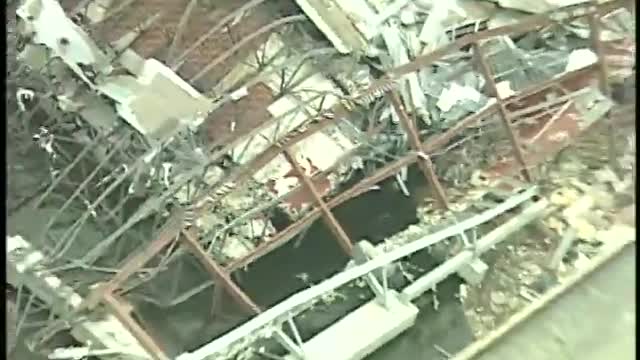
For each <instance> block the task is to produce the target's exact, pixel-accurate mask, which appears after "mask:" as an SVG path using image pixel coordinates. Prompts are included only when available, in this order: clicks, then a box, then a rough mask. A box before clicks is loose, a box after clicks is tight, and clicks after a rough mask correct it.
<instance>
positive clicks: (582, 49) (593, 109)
mask: <svg viewBox="0 0 640 360" xmlns="http://www.w3.org/2000/svg"><path fill="white" fill-rule="evenodd" d="M295 3H296V4H297V5H298V7H295V6H292V5H291V4H293V3H289V2H287V1H284V0H277V1H275V0H274V1H265V0H251V1H219V2H203V1H196V0H182V1H175V2H162V1H160V2H158V1H154V0H137V1H128V0H122V1H104V0H89V1H77V2H76V1H56V0H23V1H21V2H20V4H19V5H17V8H16V9H15V12H16V14H17V18H18V22H17V24H13V23H11V24H9V25H10V38H9V40H10V43H13V44H15V50H16V51H17V54H16V56H15V59H16V61H15V62H11V64H9V65H10V72H9V77H10V79H9V89H10V90H11V91H12V92H15V94H16V96H15V99H9V100H8V108H9V109H12V110H11V111H13V113H12V114H9V115H8V123H9V125H8V128H9V129H10V130H9V131H10V132H11V133H12V136H11V138H12V140H11V143H12V144H15V146H13V145H12V149H11V150H10V153H11V156H10V159H11V161H10V164H9V167H10V169H11V171H12V172H13V174H18V173H20V170H21V169H22V170H24V171H29V176H30V177H32V178H31V179H29V180H25V181H20V180H13V179H11V181H10V185H11V186H12V189H14V188H15V189H16V191H15V198H12V199H10V204H11V209H10V214H9V218H10V219H9V221H8V223H9V233H10V235H20V236H23V237H24V239H25V241H26V244H27V245H28V246H27V248H28V249H29V251H37V253H38V254H40V255H39V257H40V258H42V259H43V260H42V261H43V263H42V264H40V265H39V266H42V267H43V268H46V269H48V270H47V271H48V272H49V273H55V274H56V277H55V279H57V280H56V281H58V282H61V283H64V284H67V285H69V286H70V287H71V288H72V290H73V291H74V294H75V293H77V294H79V295H77V296H78V297H80V296H82V297H87V298H88V299H90V300H88V303H90V304H91V306H89V305H87V306H88V308H93V307H95V306H97V304H98V303H102V304H103V305H105V306H107V307H109V308H110V311H112V312H113V313H115V314H116V315H117V317H118V319H119V321H121V322H123V323H126V324H127V325H126V326H125V327H127V328H130V329H135V330H132V334H133V336H134V337H136V339H137V340H138V341H139V342H140V344H141V346H142V347H143V348H144V351H146V352H149V353H153V354H154V356H155V357H156V358H170V357H174V356H177V355H178V354H180V353H181V352H183V351H186V350H187V349H186V347H188V345H186V344H184V343H179V342H180V341H178V340H175V339H169V340H167V341H168V342H169V343H168V344H166V345H165V346H166V349H163V350H160V346H158V344H157V343H156V341H155V340H154V339H152V337H150V336H149V335H148V334H147V333H146V332H145V330H144V329H139V327H140V326H139V325H136V324H138V323H137V322H136V321H135V320H133V317H132V315H131V313H132V312H130V311H125V310H122V309H123V308H131V309H134V310H133V313H135V314H139V313H140V312H143V311H142V310H141V309H143V310H144V309H148V308H149V307H150V306H151V304H156V305H157V304H158V303H162V304H164V305H163V306H165V309H172V310H175V311H177V310H176V309H177V308H178V307H177V305H178V304H182V305H184V306H185V307H189V306H195V305H193V304H198V303H197V302H196V300H194V299H195V298H197V297H198V296H200V297H203V296H202V295H203V294H205V295H206V293H205V292H204V291H205V290H207V289H208V291H210V290H211V287H212V284H213V283H215V285H213V288H215V291H216V293H217V294H218V295H216V296H215V298H216V299H218V298H219V297H220V296H221V295H220V294H228V295H231V297H232V298H233V299H234V300H235V301H236V302H239V303H241V305H243V306H244V308H246V309H249V310H250V314H251V316H253V315H255V314H256V312H259V310H260V307H259V306H258V305H256V304H254V303H253V302H252V300H251V299H250V298H248V297H247V295H246V294H245V293H244V292H243V290H242V289H240V288H239V287H238V286H237V285H236V282H237V281H238V279H236V278H235V277H236V276H235V275H238V274H240V273H241V271H242V269H246V268H247V267H248V266H249V265H251V264H252V263H253V262H255V261H257V260H258V259H259V258H261V257H263V256H264V255H266V254H268V253H270V252H272V251H273V250H275V249H276V248H279V247H282V246H284V245H285V244H286V243H287V242H288V241H290V240H291V239H293V238H295V237H296V236H299V234H300V233H301V232H303V230H304V229H305V228H308V226H310V225H311V224H312V223H313V222H314V221H315V220H317V219H320V218H322V219H323V220H324V221H325V223H326V224H327V226H328V228H330V229H331V231H332V233H333V234H334V235H335V236H336V238H337V241H338V242H339V244H340V245H341V248H342V249H343V250H344V251H345V252H346V253H347V255H349V256H350V255H351V253H350V252H351V246H352V242H353V240H352V239H350V238H349V234H347V233H346V232H345V231H344V230H343V229H342V226H341V225H340V224H339V223H338V222H337V220H336V219H335V216H333V214H332V209H334V208H335V207H336V206H338V205H340V204H342V203H344V202H346V201H348V200H350V199H353V198H355V197H357V196H359V195H361V194H363V193H366V192H369V191H375V189H377V187H376V186H377V184H379V183H381V182H383V181H385V180H386V179H393V180H392V181H395V182H396V184H397V189H398V192H399V194H398V196H415V194H413V190H414V189H413V188H412V186H411V185H410V184H409V175H408V174H409V172H410V169H413V165H417V168H418V170H419V172H420V176H422V177H423V178H424V179H421V180H424V181H423V183H427V184H428V186H423V187H424V188H426V189H427V191H425V192H427V193H428V194H429V195H428V196H427V197H426V198H427V199H426V201H425V203H424V204H421V206H420V207H419V209H418V215H419V216H418V218H419V223H418V224H415V225H412V226H410V227H409V228H408V229H407V230H406V231H404V232H402V233H400V234H398V235H397V236H395V237H392V238H391V239H389V240H388V241H387V242H385V244H384V245H383V246H382V247H383V248H384V247H385V246H388V247H389V248H387V249H383V250H385V251H389V250H390V249H392V248H393V247H394V246H396V247H397V246H401V245H402V244H406V243H409V242H411V241H412V240H414V239H416V238H418V237H420V236H422V235H424V234H425V233H427V232H430V231H433V230H434V229H435V228H434V226H436V225H437V226H442V224H450V223H451V222H456V221H461V219H460V217H462V218H464V217H465V215H464V214H465V213H466V214H468V213H472V212H474V211H478V209H483V208H487V207H491V206H493V205H495V203H496V201H497V202H499V200H495V198H496V197H497V199H500V198H501V197H502V198H504V193H500V191H499V190H500V189H502V187H506V188H508V189H509V191H513V189H514V188H518V187H520V186H521V184H522V183H523V182H534V181H540V179H543V178H544V176H543V175H544V171H545V170H546V168H545V162H546V161H547V160H549V159H550V158H551V157H553V156H554V155H556V154H557V153H559V152H562V151H563V149H565V148H567V147H568V146H569V145H571V144H572V143H574V142H575V139H576V138H577V136H578V135H580V134H581V133H582V132H583V131H585V130H587V129H589V128H591V127H593V126H597V125H598V123H599V122H602V121H614V120H612V119H614V118H616V117H620V118H624V117H625V113H624V111H623V110H625V109H631V108H632V110H633V111H635V102H634V101H635V99H633V101H631V96H630V95H629V94H630V92H629V91H626V90H629V89H631V88H634V86H633V85H634V83H631V82H630V79H632V78H633V76H634V75H635V35H634V34H635V20H634V16H633V11H634V9H635V7H634V6H628V4H627V3H626V2H624V1H621V0H615V1H602V2H599V3H598V4H595V3H587V2H585V1H578V0H575V1H571V0H565V1H559V0H556V1H551V0H548V1H538V2H535V4H533V5H532V2H531V1H529V2H524V1H516V0H496V1H484V0H456V1H434V0H420V1H406V0H394V1H391V0H323V1H319V0H295ZM7 6H9V7H13V6H14V5H12V4H8V5H7ZM12 49H13V47H12ZM11 58H12V59H13V57H11ZM620 89H622V90H623V91H622V92H621V90H620ZM625 89H626V90H625ZM624 106H628V108H625V107H624ZM632 143H633V144H632V145H629V146H632V147H633V149H634V151H635V139H633V141H632ZM630 144H631V142H630ZM33 147H39V148H40V150H41V151H39V152H38V153H37V154H38V155H40V158H38V159H33V158H28V157H27V155H28V154H32V153H34V152H33V151H28V150H29V149H33ZM611 148H614V147H611ZM615 150H616V149H614V150H613V151H611V150H608V152H609V157H608V159H607V160H608V161H609V163H610V164H609V168H610V169H611V171H612V172H613V173H614V174H615V176H620V174H621V172H622V171H628V170H629V168H633V167H634V166H635V161H634V160H632V158H630V157H629V156H626V157H622V158H620V157H619V156H618V154H619V151H615ZM617 150H620V149H617ZM43 164H44V165H43ZM574 165H575V164H574ZM575 166H578V165H575ZM584 166H585V165H579V166H578V167H579V171H583V170H584ZM587 167H588V166H587ZM25 169H26V170H25ZM36 169H37V171H36ZM558 171H560V170H558ZM566 172H567V171H566V170H561V171H560V173H562V174H560V175H557V176H556V175H549V176H550V179H559V178H561V177H562V176H564V174H565V173H566ZM13 174H12V177H13ZM597 176H599V177H600V178H602V179H604V178H606V179H608V180H602V179H601V180H602V182H607V181H609V182H610V183H612V184H615V185H614V186H617V187H620V186H623V187H626V186H628V184H627V183H628V181H627V180H628V179H626V180H625V181H627V183H625V184H624V185H620V184H619V183H618V182H616V181H617V180H614V178H613V177H612V175H611V174H609V173H608V172H600V173H597ZM15 177H16V178H17V177H18V176H17V175H16V176H15ZM510 177H515V178H517V179H515V180H513V179H511V180H507V179H508V178H510ZM629 181H632V182H633V183H635V177H633V179H632V180H629ZM21 183H22V184H23V185H28V186H23V187H20V186H19V185H20V184H21ZM34 183H35V184H36V185H33V184H34ZM505 184H506V185H505ZM514 184H515V185H514ZM574 185H575V184H574ZM574 185H572V186H573V187H572V188H571V189H573V190H570V191H569V193H564V195H559V194H555V195H553V196H551V197H552V198H558V197H559V198H563V197H566V196H569V195H567V194H572V193H573V192H572V191H576V190H575V189H579V191H581V192H583V193H584V194H600V193H604V194H606V192H607V190H603V189H598V191H595V190H589V189H586V188H584V186H587V185H584V184H583V185H581V186H582V187H581V186H577V185H576V186H574ZM558 186H560V187H566V184H562V185H559V184H554V185H553V187H555V188H557V187H558ZM589 186H593V185H589ZM36 188H37V189H36ZM345 189H346V190H345ZM616 189H617V188H616ZM502 190H504V189H502ZM617 190H620V189H617ZM617 190H616V191H617ZM509 191H507V193H509ZM12 193H13V190H12ZM487 196H488V197H492V196H493V197H494V200H491V199H489V200H487V199H486V197H487ZM578 198H579V196H578ZM573 200H575V199H574V198H573V197H572V198H571V201H573ZM562 201H565V200H562ZM608 201H609V202H610V201H611V199H607V198H606V196H604V195H602V196H600V197H598V196H595V195H593V202H594V208H598V207H599V206H604V205H602V204H601V203H607V202H608ZM436 208H437V209H436ZM41 214H47V216H46V217H47V218H46V220H45V221H44V222H43V223H42V224H40V225H42V226H30V224H29V226H27V225H26V223H25V220H24V219H29V218H33V217H34V216H38V215H41ZM551 219H553V218H549V220H548V221H551V222H552V223H553V222H554V220H551ZM592 220H593V219H586V218H584V217H582V216H576V217H573V218H571V220H568V219H562V220H557V219H556V220H555V223H556V224H557V223H562V224H563V226H564V228H566V227H567V226H569V227H571V228H572V229H573V230H574V231H575V237H576V238H578V239H581V241H583V242H586V243H593V242H595V241H596V240H595V239H597V238H598V236H597V234H598V230H601V229H602V227H601V226H600V225H594V224H592ZM565 222H566V224H565ZM547 226H548V227H549V228H552V229H555V227H554V225H553V224H551V223H550V224H547ZM603 226H604V225H603ZM558 231H559V233H562V232H563V231H564V230H558ZM587 239H588V240H587ZM467 240H468V239H466V238H464V237H461V238H460V239H459V241H458V240H456V241H451V242H444V243H442V245H441V246H442V249H439V248H436V247H434V249H433V251H434V252H441V253H442V254H443V255H442V256H443V257H447V256H450V255H451V254H454V253H456V252H457V251H460V248H461V247H464V246H466V245H467V244H466V241H467ZM461 242H462V243H461ZM20 244H21V245H19V246H18V245H15V244H14V245H15V246H14V247H16V246H17V248H19V249H23V248H24V246H23V245H24V244H22V243H20ZM180 245H185V246H180ZM25 246H26V245H25ZM16 251H18V252H19V250H16ZM22 251H26V250H24V249H23V250H22ZM191 255H193V256H191ZM521 255H522V254H520V255H518V257H519V259H520V257H521ZM518 261H520V260H518ZM525 263H526V262H525ZM200 266H204V268H205V269H206V270H207V271H206V272H204V271H202V269H201V268H200ZM525 266H529V269H528V270H527V275H526V276H527V277H532V278H533V277H536V276H538V273H539V271H538V269H536V268H534V267H533V266H532V265H531V266H530V265H525ZM185 269H186V270H185ZM22 270H24V269H22ZM44 273H45V272H38V274H41V275H42V274H44ZM114 274H115V275H114ZM232 275H234V276H232ZM38 276H40V275H38ZM38 276H35V278H36V280H37V278H38ZM43 276H44V275H43ZM182 278H189V279H190V280H189V281H183V280H182ZM212 278H213V279H214V280H212ZM34 281H35V280H34ZM212 281H213V282H212ZM187 283H188V284H189V286H191V285H192V287H191V288H189V289H182V288H181V287H180V286H179V285H180V284H182V285H185V284H187ZM101 284H107V285H104V286H103V285H101ZM167 284H172V285H169V287H171V288H172V289H173V290H171V291H165V290H166V289H167V286H165V285H167ZM23 285H25V286H27V287H29V286H31V285H29V284H13V286H16V287H21V286H23ZM58 287H59V286H58ZM55 288H56V287H54V288H51V289H49V290H51V291H52V292H53V293H56V290H55ZM150 289H155V290H150ZM158 289H161V290H158ZM177 289H180V290H184V291H178V290H177ZM500 291H502V290H500ZM160 293H162V294H165V293H169V294H171V296H168V297H171V299H163V300H162V301H159V300H158V299H157V298H155V297H157V296H159V295H158V294H160ZM465 293H467V294H468V293H470V291H466V292H465ZM149 294H152V296H151V297H153V299H152V300H148V299H149ZM47 296H49V297H50V298H51V299H53V298H56V296H58V295H55V294H54V295H52V294H49V295H47ZM212 297H213V296H210V297H208V301H209V302H212V303H215V302H216V301H214V300H211V298H212ZM489 297H490V298H491V299H492V301H491V303H492V304H493V306H494V308H495V309H501V308H503V307H505V306H507V305H508V303H509V301H510V300H509V299H506V298H507V297H508V294H506V293H499V292H496V293H494V294H493V295H492V296H491V295H490V296H489ZM96 299H97V300H96ZM145 299H146V300H145ZM191 301H193V303H192V302H191ZM167 304H171V305H167ZM185 304H186V305H185ZM209 305H210V308H212V309H214V310H215V309H217V310H215V311H218V312H220V310H219V308H220V307H219V306H218V305H215V304H208V305H205V306H209ZM214 305H215V306H214ZM153 306H155V305H153ZM198 306H199V305H198ZM514 306H515V305H514ZM84 310H86V308H82V307H80V309H76V308H74V310H73V311H72V312H70V311H67V309H61V310H60V311H61V312H62V313H61V314H57V315H58V316H62V317H65V318H66V317H74V316H79V315H78V312H81V311H84ZM214 310H211V312H215V311H214ZM244 315H245V314H242V316H244ZM242 316H239V317H238V318H241V317H242ZM214 322H215V321H214ZM53 325H55V324H52V325H51V326H52V327H53ZM164 325H166V326H169V325H167V324H164ZM164 325H158V326H160V327H162V326H164ZM216 326H217V328H216V329H215V331H213V330H212V331H211V332H210V333H208V332H206V333H204V332H203V334H201V335H202V336H204V337H207V338H208V339H211V338H214V337H216V336H218V335H219V334H221V333H224V332H225V331H228V330H229V329H230V328H231V327H233V326H234V325H233V324H232V323H231V322H229V321H225V320H220V323H219V324H217V325H216ZM185 328H187V326H185ZM52 331H54V332H55V331H56V330H52ZM160 332H161V331H160ZM197 332H198V331H197V330H194V331H193V333H194V334H195V333H197ZM185 337H189V335H187V336H185ZM81 340H83V339H81ZM163 340H166V339H163ZM43 341H44V340H43ZM172 341H173V342H172ZM37 342H38V341H36V343H37ZM84 345H86V344H82V346H80V347H78V349H85V348H84ZM102 345H105V347H107V346H106V344H102ZM199 345H201V344H198V346H199ZM189 346H195V345H189ZM169 349H171V350H169ZM82 351H84V350H82ZM106 351H107V352H108V351H109V349H107V350H106ZM136 351H138V350H136ZM140 351H143V350H140ZM163 352H168V355H167V354H164V353H163ZM62 353H64V352H61V353H57V355H56V356H62V355H60V354H62Z"/></svg>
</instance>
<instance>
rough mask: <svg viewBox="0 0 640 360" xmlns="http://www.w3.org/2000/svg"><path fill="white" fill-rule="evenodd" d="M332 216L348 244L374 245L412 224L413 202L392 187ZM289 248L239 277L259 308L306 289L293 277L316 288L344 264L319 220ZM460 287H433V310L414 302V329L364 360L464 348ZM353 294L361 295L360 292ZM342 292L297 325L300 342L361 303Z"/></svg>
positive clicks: (435, 355)
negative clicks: (328, 307) (338, 299)
mask: <svg viewBox="0 0 640 360" xmlns="http://www.w3.org/2000/svg"><path fill="white" fill-rule="evenodd" d="M413 175H414V176H412V178H413V181H411V180H412V179H410V183H409V186H410V190H412V192H414V191H417V192H419V189H417V187H418V186H421V184H422V183H423V179H417V180H416V179H415V174H413ZM334 214H335V216H336V218H337V220H338V221H339V222H340V224H341V225H342V227H343V228H344V229H345V231H346V232H347V234H348V235H349V237H350V238H351V239H352V241H354V242H357V241H359V240H362V239H367V240H368V241H370V242H371V243H373V244H376V243H379V242H381V241H382V240H384V239H385V238H387V237H389V236H391V235H393V234H395V233H398V232H399V231H402V230H404V229H406V228H407V226H409V225H410V224H412V223H415V222H417V218H416V201H415V200H413V199H410V198H408V197H406V196H404V195H402V194H401V193H399V192H398V190H397V189H395V188H394V186H393V182H387V183H385V184H383V185H382V186H381V190H376V191H371V192H369V193H367V194H365V195H362V196H360V197H358V198H357V199H354V200H352V201H350V202H348V203H346V204H343V205H342V206H340V207H338V208H336V209H335V210H334ZM293 243H295V241H292V243H290V244H288V245H287V246H283V247H281V248H279V249H277V250H275V251H274V252H272V253H270V254H268V255H267V256H265V257H263V258H261V259H259V260H258V261H257V262H256V263H255V264H253V265H252V266H250V268H249V269H248V271H247V272H246V273H243V274H242V275H241V284H242V287H243V288H244V290H245V291H246V292H247V293H248V294H249V295H250V296H251V297H252V298H253V299H255V300H256V302H257V303H258V304H260V305H262V306H265V307H267V306H269V305H273V304H275V303H278V302H279V301H281V300H283V299H285V298H286V297H287V296H289V295H291V294H293V293H295V292H297V291H300V290H302V289H304V288H305V287H306V286H307V285H306V284H305V282H303V281H301V280H300V279H298V278H296V274H300V273H305V274H307V275H308V281H310V282H312V283H316V282H319V281H322V280H323V279H325V278H327V277H329V276H331V275H333V274H335V273H337V272H339V271H341V270H342V269H344V266H345V264H346V263H347V262H348V260H349V259H348V257H347V256H346V255H345V254H344V253H343V252H342V250H341V249H340V247H339V246H338V244H337V242H336V240H335V238H334V236H333V235H332V233H331V232H330V231H329V229H328V228H327V227H326V226H325V225H324V222H322V221H317V222H316V223H315V224H314V225H312V226H311V227H310V228H309V230H308V232H307V234H306V236H305V237H304V239H303V240H302V241H299V242H297V243H296V244H295V245H294V244H293ZM410 262H411V263H413V264H416V265H418V266H419V267H421V268H423V269H424V270H426V271H428V270H430V269H432V268H434V267H435V266H437V265H438V263H437V261H436V260H435V259H433V258H432V257H431V256H430V255H428V253H426V252H422V253H419V254H416V255H415V256H413V257H412V258H411V259H410ZM396 280H398V281H395V283H396V284H397V285H399V286H404V285H405V283H406V281H405V282H404V283H403V281H402V280H403V279H396ZM392 282H393V281H392ZM461 283H462V281H461V279H459V278H458V277H456V276H452V277H450V278H449V279H447V280H446V281H445V282H443V283H442V284H441V285H439V286H438V291H437V296H438V302H439V308H438V310H437V311H436V310H434V309H433V304H432V298H433V297H432V294H430V293H428V294H425V295H424V296H423V297H421V298H419V299H417V300H416V304H417V305H418V307H420V308H421V312H420V313H419V315H418V319H417V321H416V325H415V326H414V327H413V328H411V329H409V330H408V331H407V332H405V333H404V334H403V335H401V336H399V337H398V338H396V339H394V340H393V341H391V342H390V343H388V344H387V345H385V346H384V347H383V348H381V349H379V350H378V351H377V352H376V353H374V354H372V355H370V356H369V357H368V359H370V360H383V359H396V358H397V359H408V360H409V359H446V356H445V355H444V354H443V352H441V351H439V350H437V349H436V347H438V348H439V349H444V350H445V351H446V352H448V353H455V352H457V351H459V350H461V349H462V348H464V347H465V346H466V345H467V344H469V343H470V342H471V341H472V340H473V335H472V332H471V329H470V328H469V326H468V324H467V321H466V318H465V315H464V312H463V309H462V306H461V304H460V302H459V300H458V299H456V298H455V297H454V295H455V294H457V293H458V289H459V285H460V284H461ZM358 292H359V295H362V292H363V291H362V290H358ZM343 293H344V294H346V295H347V300H344V301H341V302H339V303H336V304H333V305H332V307H331V311H326V310H318V311H315V310H314V311H311V312H310V314H309V315H307V316H306V317H305V319H302V320H300V321H298V327H299V329H300V333H301V336H302V337H303V339H306V338H309V337H311V336H312V335H315V334H316V333H317V332H319V331H321V330H322V329H324V328H326V327H327V326H329V325H330V324H331V323H333V322H334V321H335V320H337V319H339V318H340V317H342V316H344V315H345V314H347V313H348V312H350V311H352V310H354V309H355V308H357V307H358V306H360V305H361V304H363V303H364V302H365V301H366V300H364V299H362V298H361V297H359V296H356V295H355V293H356V290H345V291H343ZM350 294H354V295H351V296H350ZM369 298H370V297H369Z"/></svg>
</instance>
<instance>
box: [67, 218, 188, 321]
mask: <svg viewBox="0 0 640 360" xmlns="http://www.w3.org/2000/svg"><path fill="white" fill-rule="evenodd" d="M183 221H184V211H183V210H181V209H178V210H177V211H175V212H174V213H173V214H172V215H171V217H170V218H169V220H168V221H167V222H166V223H165V225H164V226H163V227H162V229H161V230H160V232H159V234H158V237H157V238H156V239H155V240H154V241H152V242H151V243H150V244H149V245H147V247H146V248H144V249H143V250H142V251H140V252H136V253H134V254H133V255H132V256H131V257H130V258H129V259H128V260H126V261H125V263H124V265H123V266H122V267H121V268H120V270H118V272H117V273H116V274H115V275H114V276H113V277H112V278H111V280H109V282H107V283H105V284H102V285H100V286H98V287H97V288H95V289H94V290H93V291H91V293H89V295H88V296H87V297H86V299H85V300H84V302H83V303H82V304H81V305H80V307H79V311H80V310H84V309H93V308H94V307H95V306H96V305H97V304H98V303H100V301H101V300H102V298H103V297H104V296H105V295H108V294H111V293H113V291H114V290H116V289H117V288H118V287H119V286H120V284H122V283H123V282H124V281H126V280H127V279H128V278H129V277H130V276H131V275H133V274H134V273H135V272H136V271H138V270H140V269H141V268H142V267H143V266H144V265H145V264H146V263H147V262H149V260H151V259H152V258H153V257H154V256H156V255H157V254H158V253H159V252H160V251H162V249H164V248H165V247H166V246H167V245H169V244H170V243H171V242H172V241H175V240H176V237H177V236H178V234H180V230H181V229H182V225H183Z"/></svg>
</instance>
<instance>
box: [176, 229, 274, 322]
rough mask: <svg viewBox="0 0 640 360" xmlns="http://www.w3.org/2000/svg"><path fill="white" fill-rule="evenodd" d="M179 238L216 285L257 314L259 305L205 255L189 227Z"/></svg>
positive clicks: (259, 310)
mask: <svg viewBox="0 0 640 360" xmlns="http://www.w3.org/2000/svg"><path fill="white" fill-rule="evenodd" d="M182 234H183V235H184V236H182V237H181V238H180V239H181V240H183V243H184V244H185V245H186V246H187V248H188V249H189V251H190V252H191V253H192V254H193V256H195V257H196V259H198V261H200V263H201V264H202V266H204V268H205V269H206V270H207V272H209V274H210V275H211V277H212V278H213V280H214V281H215V283H216V285H220V286H222V287H224V289H225V290H226V291H227V293H228V294H229V295H231V297H233V299H234V300H235V301H236V302H237V303H238V304H240V305H241V306H242V307H243V308H245V309H246V310H247V311H249V312H250V313H252V314H259V313H260V312H261V311H262V310H261V309H260V307H259V306H258V305H257V304H256V303H254V302H253V300H251V298H250V297H249V296H248V295H247V294H246V293H245V292H244V291H242V289H240V287H239V286H238V285H237V284H236V283H235V282H234V281H233V280H232V279H231V277H230V276H229V274H228V273H227V272H226V271H225V270H224V269H223V268H222V267H221V266H220V265H218V264H217V263H216V262H215V261H214V260H213V259H212V258H210V257H209V255H207V252H206V251H205V250H204V249H203V248H202V246H200V243H198V240H197V239H196V237H195V235H194V234H193V233H192V231H191V230H190V229H188V230H183V231H182Z"/></svg>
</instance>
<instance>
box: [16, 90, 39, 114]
mask: <svg viewBox="0 0 640 360" xmlns="http://www.w3.org/2000/svg"><path fill="white" fill-rule="evenodd" d="M35 95H36V93H35V92H34V91H33V90H30V89H24V88H18V91H16V100H17V101H18V108H19V109H20V111H22V112H25V111H27V107H26V106H25V105H24V101H25V100H26V101H31V100H33V97H34V96H35Z"/></svg>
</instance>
